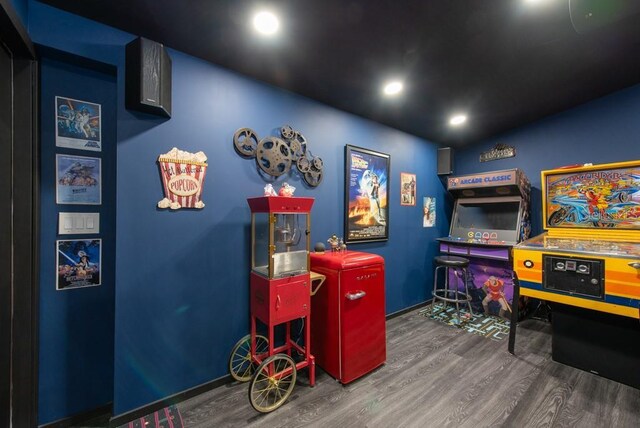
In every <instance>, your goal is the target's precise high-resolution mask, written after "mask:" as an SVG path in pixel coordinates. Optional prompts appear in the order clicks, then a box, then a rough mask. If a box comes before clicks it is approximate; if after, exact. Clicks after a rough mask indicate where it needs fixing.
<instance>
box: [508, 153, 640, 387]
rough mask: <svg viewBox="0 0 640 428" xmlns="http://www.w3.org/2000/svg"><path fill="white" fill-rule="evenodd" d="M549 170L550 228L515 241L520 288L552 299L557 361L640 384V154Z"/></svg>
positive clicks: (546, 214)
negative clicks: (632, 158)
mask: <svg viewBox="0 0 640 428" xmlns="http://www.w3.org/2000/svg"><path fill="white" fill-rule="evenodd" d="M541 177H542V181H541V182H542V211H543V222H544V229H545V232H544V233H543V234H542V235H539V236H536V237H534V238H532V239H529V240H527V241H524V242H522V243H521V244H519V245H517V246H516V247H515V248H514V256H513V264H514V271H515V272H516V274H517V277H518V282H519V287H517V288H518V290H516V293H518V292H519V294H520V295H521V296H528V297H532V298H537V299H541V300H544V301H546V302H548V303H550V305H551V306H552V335H553V337H552V356H553V359H554V360H556V361H559V362H562V363H565V364H568V365H572V366H574V367H578V368H581V369H584V370H587V371H591V372H593V373H597V374H601V375H602V376H605V377H608V378H611V379H614V380H617V381H620V382H623V383H626V384H629V385H632V386H635V387H636V388H640V370H638V367H640V324H638V320H639V319H640V161H633V162H620V163H611V164H602V165H588V166H576V167H570V168H561V169H555V170H549V171H542V174H541ZM511 328H512V334H511V336H512V339H511V340H510V343H509V350H510V351H511V352H512V353H513V350H514V345H515V329H516V326H515V323H512V325H511Z"/></svg>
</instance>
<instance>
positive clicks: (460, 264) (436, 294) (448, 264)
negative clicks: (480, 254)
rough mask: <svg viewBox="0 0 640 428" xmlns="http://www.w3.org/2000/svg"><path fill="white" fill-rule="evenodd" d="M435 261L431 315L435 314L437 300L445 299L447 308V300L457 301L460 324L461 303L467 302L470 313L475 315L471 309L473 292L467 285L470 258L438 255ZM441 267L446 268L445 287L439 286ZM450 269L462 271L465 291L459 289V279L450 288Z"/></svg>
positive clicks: (457, 314)
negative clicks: (470, 291) (470, 292)
mask: <svg viewBox="0 0 640 428" xmlns="http://www.w3.org/2000/svg"><path fill="white" fill-rule="evenodd" d="M434 262H435V264H436V269H435V275H434V278H433V292H432V294H433V300H432V301H431V315H433V307H434V306H435V304H436V300H441V301H443V302H444V306H445V308H446V307H447V302H451V303H455V304H456V316H457V317H458V324H460V303H466V304H467V305H468V306H469V313H470V314H471V315H472V316H473V311H472V310H471V294H469V288H468V287H467V278H468V275H467V269H468V267H469V259H465V258H464V257H457V256H438V257H436V258H434ZM440 269H444V288H438V270H440ZM450 269H453V270H454V271H455V272H461V273H462V278H463V282H464V292H462V291H459V290H458V281H456V283H455V284H454V285H453V287H452V288H449V286H450V284H449V282H450V281H449V274H450ZM456 276H457V275H456Z"/></svg>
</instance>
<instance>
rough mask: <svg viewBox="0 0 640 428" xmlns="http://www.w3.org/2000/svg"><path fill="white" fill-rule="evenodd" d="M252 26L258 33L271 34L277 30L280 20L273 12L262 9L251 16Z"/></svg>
mask: <svg viewBox="0 0 640 428" xmlns="http://www.w3.org/2000/svg"><path fill="white" fill-rule="evenodd" d="M253 27H254V28H255V29H256V31H257V32H258V33H260V34H264V35H265V36H271V35H274V34H275V33H277V32H278V29H279V28H280V21H279V20H278V17H277V16H275V15H274V14H273V13H271V12H267V11H262V12H258V13H256V14H255V15H254V16H253Z"/></svg>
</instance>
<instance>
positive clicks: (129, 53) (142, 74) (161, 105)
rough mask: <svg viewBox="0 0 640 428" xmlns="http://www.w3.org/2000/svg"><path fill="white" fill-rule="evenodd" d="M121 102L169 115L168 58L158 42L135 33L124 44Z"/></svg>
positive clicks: (169, 84) (135, 108)
mask: <svg viewBox="0 0 640 428" xmlns="http://www.w3.org/2000/svg"><path fill="white" fill-rule="evenodd" d="M125 105H126V107H127V108H128V109H131V110H137V111H142V112H145V113H151V114H157V115H160V116H165V117H171V58H170V57H169V54H168V53H167V50H166V49H165V47H164V46H163V45H162V44H161V43H157V42H154V41H151V40H148V39H145V38H142V37H138V38H137V39H135V40H134V41H132V42H130V43H129V44H127V47H126V62H125Z"/></svg>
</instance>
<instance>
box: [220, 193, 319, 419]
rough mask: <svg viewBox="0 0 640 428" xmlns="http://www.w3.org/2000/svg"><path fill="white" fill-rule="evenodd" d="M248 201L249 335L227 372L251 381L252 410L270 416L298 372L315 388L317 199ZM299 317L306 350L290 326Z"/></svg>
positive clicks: (257, 199)
mask: <svg viewBox="0 0 640 428" xmlns="http://www.w3.org/2000/svg"><path fill="white" fill-rule="evenodd" d="M247 201H248V203H249V207H250V208H251V281H250V293H251V296H250V301H251V334H249V335H247V336H245V337H243V338H242V339H240V341H238V343H237V344H236V345H235V347H234V348H233V350H232V351H231V356H230V357H229V371H230V373H231V376H232V377H233V378H234V379H236V380H238V381H241V382H248V381H250V385H249V401H250V402H251V405H252V406H253V407H254V408H255V409H256V410H257V411H259V412H262V413H267V412H271V411H273V410H275V409H277V408H278V407H280V406H281V405H282V404H284V402H285V401H286V400H287V398H288V397H289V395H291V391H293V388H294V386H295V383H296V374H297V371H298V370H300V369H303V368H306V367H308V369H309V384H310V385H311V386H313V385H314V384H315V363H314V357H313V355H311V350H310V347H309V343H311V342H310V338H309V336H310V332H311V330H310V326H311V320H310V312H311V292H312V279H313V280H316V279H318V280H320V281H319V284H317V286H318V287H319V286H320V285H322V281H323V280H324V277H323V276H322V275H317V274H314V275H312V274H311V272H310V270H309V247H310V242H309V238H310V225H311V219H310V212H311V207H312V205H313V202H314V200H313V198H297V197H296V198H294V197H279V196H268V197H259V198H249V199H248V200H247ZM299 318H303V323H304V336H303V337H304V345H299V344H298V343H296V341H294V340H293V339H292V337H291V330H290V323H291V321H293V320H296V319H299ZM257 321H260V322H261V323H262V324H264V325H265V326H266V329H267V336H266V337H265V336H261V335H258V334H256V327H257ZM279 324H285V325H286V333H285V335H284V336H285V338H284V344H282V345H276V343H275V334H274V329H275V327H276V326H277V325H279ZM292 353H295V354H296V355H294V354H292ZM292 357H294V358H295V360H294V358H292Z"/></svg>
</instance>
